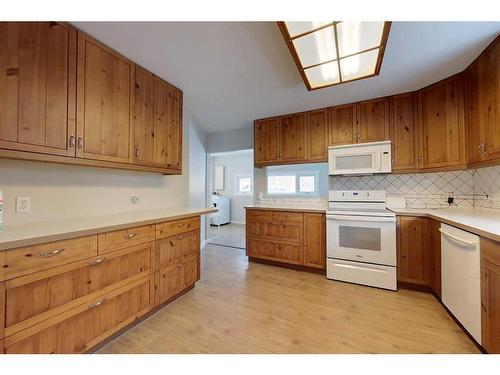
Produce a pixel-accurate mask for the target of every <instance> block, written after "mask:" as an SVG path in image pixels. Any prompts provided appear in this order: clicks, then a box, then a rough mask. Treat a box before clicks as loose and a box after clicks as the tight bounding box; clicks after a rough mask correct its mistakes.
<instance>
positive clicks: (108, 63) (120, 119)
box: [77, 32, 135, 163]
mask: <svg viewBox="0 0 500 375" xmlns="http://www.w3.org/2000/svg"><path fill="white" fill-rule="evenodd" d="M134 70H135V69H134V63H133V62H131V61H130V60H128V59H126V58H125V57H123V56H120V55H119V54H118V53H116V52H115V51H113V50H111V49H110V48H108V47H106V46H104V45H103V44H101V43H100V42H98V41H96V40H95V39H93V38H91V37H89V36H88V35H86V34H85V33H82V32H78V103H77V105H78V109H77V133H78V139H77V157H81V158H86V159H95V160H104V161H114V162H122V163H128V162H129V161H130V149H131V147H130V145H131V142H130V139H131V137H130V129H131V122H132V106H133V100H132V98H133V82H134Z"/></svg>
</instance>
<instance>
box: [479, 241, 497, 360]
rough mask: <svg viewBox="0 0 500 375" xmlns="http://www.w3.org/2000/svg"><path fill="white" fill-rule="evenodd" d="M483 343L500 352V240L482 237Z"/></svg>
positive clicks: (490, 349) (491, 349) (490, 351)
mask: <svg viewBox="0 0 500 375" xmlns="http://www.w3.org/2000/svg"><path fill="white" fill-rule="evenodd" d="M481 326H482V332H481V340H482V342H481V345H482V346H483V348H484V349H485V350H486V351H487V352H488V353H496V354H500V242H495V241H492V240H488V239H486V238H483V237H482V238H481Z"/></svg>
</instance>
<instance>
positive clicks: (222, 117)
mask: <svg viewBox="0 0 500 375" xmlns="http://www.w3.org/2000/svg"><path fill="white" fill-rule="evenodd" d="M74 24H75V25H76V26H77V27H78V28H80V29H82V30H84V31H86V32H88V33H89V34H91V35H93V36H95V37H96V38H98V39H99V40H101V41H103V42H104V43H106V44H108V45H109V46H111V47H112V48H114V49H116V50H117V51H119V52H121V53H123V54H124V55H125V56H127V57H129V58H131V59H132V60H134V61H135V62H137V63H138V64H140V65H142V66H144V67H145V68H147V69H149V70H151V71H152V72H154V73H155V74H157V75H158V76H160V77H162V78H164V79H165V80H167V81H169V82H170V83H172V84H174V85H175V86H177V87H179V88H180V89H182V90H183V91H184V103H185V104H184V105H185V106H186V108H188V109H189V111H190V112H191V113H192V115H193V116H194V117H195V118H196V119H197V120H198V121H199V123H200V125H201V126H202V127H203V128H204V129H205V130H206V131H208V132H213V131H220V130H229V129H239V128H244V127H248V126H251V124H252V122H253V120H254V119H256V118H260V117H267V116H272V115H278V114H285V113H291V112H299V111H303V110H308V109H313V108H319V107H326V106H329V105H336V104H343V103H349V102H354V101H358V100H363V99H369V98H375V97H379V96H385V95H390V94H396V93H401V92H405V91H411V90H415V89H418V88H421V87H423V86H426V85H428V84H430V83H433V82H435V81H438V80H440V79H442V78H445V77H448V76H450V75H452V74H454V73H457V72H459V71H461V70H463V69H464V68H465V67H466V66H467V65H468V64H469V63H470V62H471V61H472V60H473V59H474V58H475V57H476V56H477V55H478V54H479V53H480V52H481V51H482V50H483V49H484V48H485V47H486V46H487V45H488V44H489V43H490V42H491V41H492V40H493V38H494V37H495V36H496V35H497V34H498V33H500V22H393V24H392V28H391V32H390V34H389V40H388V45H387V49H386V52H385V56H384V60H383V63H382V70H381V73H380V75H379V76H377V77H373V78H369V79H365V80H361V81H356V82H352V83H348V84H342V85H339V86H333V87H330V88H325V89H321V90H317V91H312V92H308V91H307V90H306V88H305V86H304V84H303V82H302V79H301V78H300V76H299V73H298V71H297V68H296V67H295V64H294V63H293V60H292V58H291V56H290V53H289V51H288V49H287V47H286V45H285V42H284V41H283V38H282V36H281V34H280V32H279V29H278V27H277V25H276V23H274V22H74Z"/></svg>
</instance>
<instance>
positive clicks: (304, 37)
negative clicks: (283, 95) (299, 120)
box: [278, 21, 391, 91]
mask: <svg viewBox="0 0 500 375" xmlns="http://www.w3.org/2000/svg"><path fill="white" fill-rule="evenodd" d="M278 26H279V28H280V31H281V34H282V35H283V38H284V39H285V42H286V44H287V46H288V49H289V50H290V53H291V54H292V57H293V59H294V61H295V64H296V65H297V68H298V69H299V73H300V75H301V76H302V79H303V80H304V83H305V85H306V87H307V89H308V90H309V91H311V90H316V89H320V88H323V87H329V86H333V85H338V84H341V83H345V82H350V81H355V80H358V79H363V78H368V77H373V76H376V75H378V74H379V73H380V67H381V65H382V58H383V57H384V52H385V46H386V44H387V38H388V37H389V30H390V28H391V22H383V21H378V22H352V21H342V22H335V21H307V22H302V21H301V22H278Z"/></svg>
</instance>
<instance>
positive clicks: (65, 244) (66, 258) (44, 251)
mask: <svg viewBox="0 0 500 375" xmlns="http://www.w3.org/2000/svg"><path fill="white" fill-rule="evenodd" d="M96 255H97V236H95V235H94V236H87V237H80V238H75V239H71V240H65V241H57V242H51V243H46V244H42V245H34V246H27V247H22V248H18V249H14V250H9V251H6V252H5V269H6V278H7V279H10V278H12V277H15V276H20V275H23V274H27V273H33V272H38V271H42V270H46V269H49V268H52V267H56V266H60V265H63V264H66V263H71V262H76V261H78V260H82V259H88V258H91V257H93V256H96Z"/></svg>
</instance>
